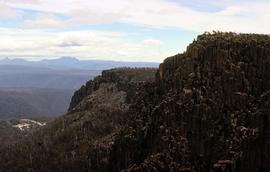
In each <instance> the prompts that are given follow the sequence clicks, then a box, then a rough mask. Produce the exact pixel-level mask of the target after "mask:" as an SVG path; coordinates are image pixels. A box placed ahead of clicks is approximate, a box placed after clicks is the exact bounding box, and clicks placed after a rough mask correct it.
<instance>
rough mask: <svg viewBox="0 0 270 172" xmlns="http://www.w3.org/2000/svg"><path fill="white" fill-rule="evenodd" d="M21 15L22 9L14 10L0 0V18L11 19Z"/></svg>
mask: <svg viewBox="0 0 270 172" xmlns="http://www.w3.org/2000/svg"><path fill="white" fill-rule="evenodd" d="M21 15H22V11H20V10H14V9H12V8H10V7H8V6H7V5H6V4H5V3H3V2H1V1H0V19H12V18H17V17H19V16H21Z"/></svg>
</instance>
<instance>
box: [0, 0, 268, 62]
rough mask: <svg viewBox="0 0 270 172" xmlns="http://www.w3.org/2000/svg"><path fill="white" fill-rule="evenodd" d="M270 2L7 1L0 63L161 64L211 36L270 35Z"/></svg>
mask: <svg viewBox="0 0 270 172" xmlns="http://www.w3.org/2000/svg"><path fill="white" fill-rule="evenodd" d="M269 9H270V0H256V1H254V0H0V59H1V58H6V57H8V58H25V59H28V60H40V59H45V58H46V59H51V58H58V57H63V56H70V57H76V58H79V59H101V60H120V61H153V62H162V61H163V59H165V58H166V57H168V56H172V55H174V54H177V53H181V52H183V51H185V49H186V47H187V45H188V44H189V43H191V42H192V41H193V40H194V38H196V37H197V35H199V34H202V33H204V32H205V31H210V32H211V31H213V30H215V31H217V30H219V31H233V32H237V33H240V32H244V33H263V34H269V32H270V13H269Z"/></svg>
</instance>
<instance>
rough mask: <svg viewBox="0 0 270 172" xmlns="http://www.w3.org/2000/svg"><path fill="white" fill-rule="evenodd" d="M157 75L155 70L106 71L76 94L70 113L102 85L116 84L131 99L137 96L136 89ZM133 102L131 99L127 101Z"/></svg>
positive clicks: (118, 69) (126, 69) (128, 69)
mask: <svg viewBox="0 0 270 172" xmlns="http://www.w3.org/2000/svg"><path fill="white" fill-rule="evenodd" d="M155 73H156V69H155V68H117V69H111V70H105V71H103V72H102V74H101V76H98V77H96V78H95V79H94V80H91V81H89V82H87V83H86V84H85V85H83V86H82V87H81V88H80V89H79V90H78V91H76V92H75V93H74V96H73V97H72V100H71V102H70V107H69V111H72V110H73V108H75V107H76V105H78V104H79V103H80V102H81V101H82V100H83V99H84V98H85V97H87V96H88V95H91V94H92V92H94V91H96V90H97V89H98V88H99V86H100V84H103V83H115V84H116V87H117V88H118V89H120V90H124V91H125V92H127V94H128V95H129V96H128V98H129V97H134V96H135V91H136V87H137V86H138V85H140V84H142V83H145V82H146V81H149V82H152V81H153V80H154V77H155ZM127 101H131V99H130V100H129V99H128V100H127Z"/></svg>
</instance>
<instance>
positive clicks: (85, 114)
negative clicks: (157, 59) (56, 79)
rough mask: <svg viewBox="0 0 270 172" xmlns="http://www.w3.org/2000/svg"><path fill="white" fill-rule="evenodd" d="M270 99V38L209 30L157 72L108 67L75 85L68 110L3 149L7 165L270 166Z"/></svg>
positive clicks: (130, 169) (174, 171) (126, 168)
mask: <svg viewBox="0 0 270 172" xmlns="http://www.w3.org/2000/svg"><path fill="white" fill-rule="evenodd" d="M154 75H155V77H154ZM269 107H270V37H269V36H267V35H255V34H234V33H213V34H203V35H201V36H199V37H198V38H197V40H195V41H194V42H193V43H192V44H190V45H189V46H188V48H187V50H186V52H185V53H183V54H178V55H176V56H173V57H169V58H167V59H166V60H165V61H164V62H163V63H162V64H161V65H160V67H159V69H158V71H157V72H155V70H154V69H126V70H123V69H122V70H119V69H114V70H109V71H104V72H103V73H102V76H100V77H97V78H96V79H95V80H94V81H90V82H88V83H87V84H86V85H85V86H83V87H82V88H81V89H80V90H78V91H77V92H76V93H75V94H74V96H73V98H72V102H71V104H70V108H69V113H68V114H67V115H65V116H63V117H61V118H59V119H58V120H56V121H54V122H53V123H51V124H48V125H47V126H46V127H45V128H43V129H41V130H40V131H37V132H36V133H34V134H33V137H31V138H29V139H28V140H24V141H22V142H20V144H18V145H20V146H18V145H16V144H15V146H14V145H13V146H8V148H6V149H4V150H2V149H0V167H2V168H3V169H12V170H13V171H22V169H28V170H33V171H37V170H39V171H100V172H103V171H111V172H118V171H123V172H141V171H146V172H147V171H149V172H155V171H163V172H165V171H166V172H167V171H168V172H178V171H182V172H183V171H185V172H188V171H201V172H208V171H213V172H221V171H228V172H239V171H240V172H254V171H258V172H259V171H270V162H269V161H270V159H269V155H270V148H269V144H268V143H269V141H270V128H269V126H270V122H269V121H270V117H269V115H270V108H269ZM7 151H8V153H7ZM15 155H16V156H15ZM44 162H47V164H44Z"/></svg>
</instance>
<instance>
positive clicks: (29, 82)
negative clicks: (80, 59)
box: [0, 65, 100, 90]
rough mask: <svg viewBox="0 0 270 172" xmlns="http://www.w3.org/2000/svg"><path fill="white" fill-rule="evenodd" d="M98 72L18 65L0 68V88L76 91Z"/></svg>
mask: <svg viewBox="0 0 270 172" xmlns="http://www.w3.org/2000/svg"><path fill="white" fill-rule="evenodd" d="M99 73H100V71H96V70H79V69H54V68H42V67H40V68H38V67H31V66H20V65H16V66H14V65H2V66H0V87H34V88H58V89H70V90H75V89H78V88H79V87H80V86H81V85H82V84H84V83H85V82H86V81H87V80H89V79H93V78H94V77H95V76H97V75H98V74H99Z"/></svg>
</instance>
